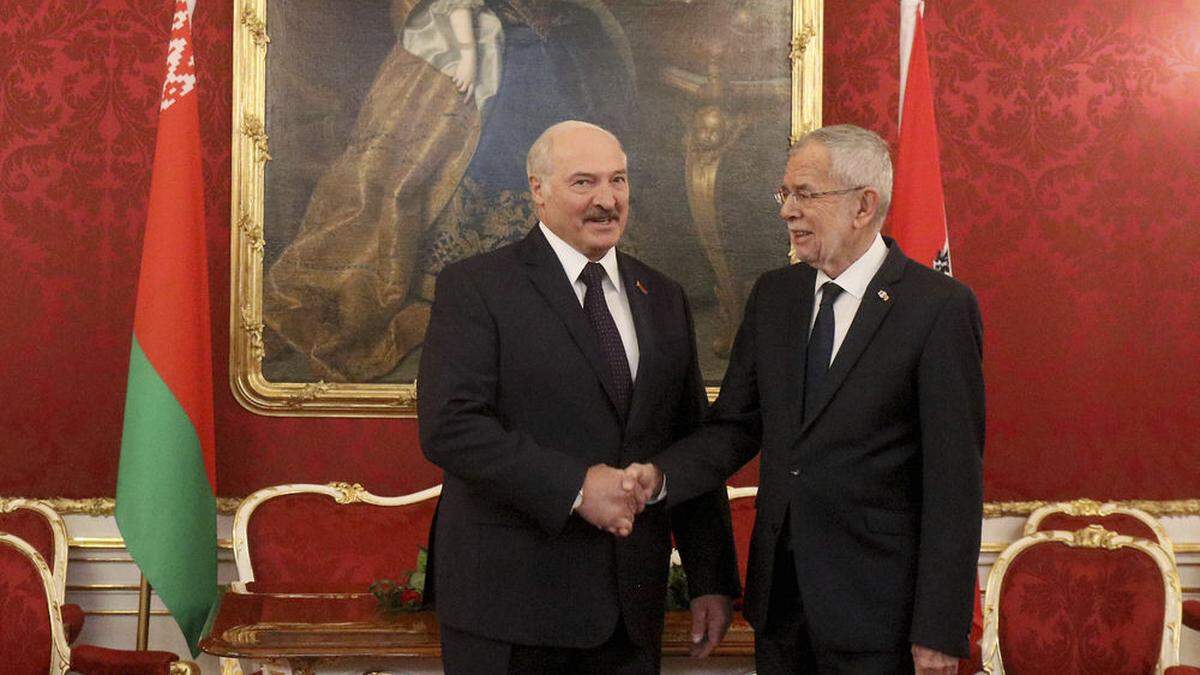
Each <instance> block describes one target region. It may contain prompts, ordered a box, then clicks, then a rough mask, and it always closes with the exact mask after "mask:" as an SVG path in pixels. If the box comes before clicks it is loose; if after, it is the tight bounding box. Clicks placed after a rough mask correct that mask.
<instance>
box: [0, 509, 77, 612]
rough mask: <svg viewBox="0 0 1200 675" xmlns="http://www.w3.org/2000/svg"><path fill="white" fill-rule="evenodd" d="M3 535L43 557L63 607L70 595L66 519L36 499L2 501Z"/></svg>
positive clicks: (1, 526)
mask: <svg viewBox="0 0 1200 675" xmlns="http://www.w3.org/2000/svg"><path fill="white" fill-rule="evenodd" d="M0 533H8V534H12V535H15V536H17V537H20V538H21V539H23V540H25V543H27V544H29V545H30V546H32V547H33V550H35V551H37V552H38V555H40V556H42V560H44V561H45V562H46V564H47V565H48V566H49V568H50V574H51V576H52V577H53V579H54V587H53V588H54V597H55V599H56V600H58V602H59V604H61V603H62V602H63V601H64V600H65V599H66V592H67V524H66V521H64V520H63V517H62V515H61V514H59V513H58V512H57V511H55V510H54V509H52V508H50V506H49V505H48V504H46V503H45V502H40V501H38V500H36V499H19V498H18V499H9V500H0Z"/></svg>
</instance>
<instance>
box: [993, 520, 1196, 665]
mask: <svg viewBox="0 0 1200 675" xmlns="http://www.w3.org/2000/svg"><path fill="white" fill-rule="evenodd" d="M1045 543H1061V544H1066V545H1067V546H1070V547H1072V548H1104V549H1109V550H1116V549H1120V548H1134V549H1137V550H1139V551H1141V552H1142V553H1145V554H1146V555H1148V556H1150V558H1151V559H1152V560H1154V562H1155V564H1156V565H1157V566H1158V569H1159V571H1160V573H1161V577H1162V583H1163V598H1164V612H1163V630H1162V643H1161V645H1160V646H1159V653H1158V663H1157V664H1156V665H1155V667H1154V672H1155V673H1156V675H1161V674H1162V673H1163V671H1164V670H1166V669H1167V668H1169V667H1171V666H1175V665H1178V663H1179V633H1180V625H1181V614H1182V593H1181V589H1180V582H1179V571H1178V570H1177V569H1176V567H1175V560H1174V558H1172V557H1171V556H1170V555H1169V554H1168V553H1167V551H1166V550H1165V549H1163V547H1162V546H1160V545H1159V544H1158V543H1156V542H1152V541H1150V540H1148V539H1141V538H1137V537H1130V536H1126V535H1122V534H1117V533H1116V532H1112V531H1110V530H1106V529H1104V527H1102V526H1100V525H1089V526H1087V527H1085V528H1083V529H1080V530H1076V531H1074V532H1067V531H1065V530H1044V531H1041V532H1036V533H1034V534H1031V535H1027V536H1025V537H1022V538H1021V539H1018V540H1017V541H1015V542H1013V543H1012V544H1010V545H1009V546H1008V548H1006V549H1004V552H1003V553H1001V554H1000V557H998V558H997V559H996V562H995V564H994V565H993V566H992V571H991V573H990V574H989V575H988V582H987V592H986V593H985V594H984V604H983V640H982V643H981V644H982V648H983V669H984V672H987V673H991V675H1003V674H1004V658H1003V656H1002V654H1001V652H1000V613H999V604H1000V590H1001V588H1002V587H1003V585H1004V575H1005V573H1006V572H1007V571H1008V567H1009V565H1010V564H1011V563H1012V561H1013V560H1015V559H1016V558H1017V556H1019V555H1021V554H1022V553H1024V552H1025V551H1026V550H1028V549H1029V548H1031V547H1034V546H1037V545H1040V544H1045Z"/></svg>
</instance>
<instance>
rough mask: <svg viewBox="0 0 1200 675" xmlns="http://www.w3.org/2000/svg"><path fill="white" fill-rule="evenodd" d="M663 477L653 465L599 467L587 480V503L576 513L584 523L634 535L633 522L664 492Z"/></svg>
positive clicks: (585, 500)
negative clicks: (647, 505) (648, 503)
mask: <svg viewBox="0 0 1200 675" xmlns="http://www.w3.org/2000/svg"><path fill="white" fill-rule="evenodd" d="M662 484H663V475H662V472H661V471H659V470H658V467H656V466H654V465H653V464H637V463H634V464H630V465H629V466H627V467H625V468H624V469H617V468H615V467H611V466H608V465H606V464H596V465H594V466H592V467H591V468H589V469H588V471H587V477H586V478H584V480H583V490H582V491H581V494H582V496H583V501H582V502H580V504H579V508H577V509H576V510H575V512H576V513H578V514H579V515H580V517H582V518H583V519H584V520H586V521H588V522H589V523H591V524H593V525H595V526H596V527H598V528H600V529H602V530H605V531H606V532H609V533H611V534H614V535H616V536H618V537H628V536H629V535H630V533H632V532H633V520H634V518H635V517H636V516H637V514H639V513H641V512H642V511H643V510H644V509H645V508H646V503H647V502H649V501H651V500H653V499H654V498H655V497H656V496H657V495H658V494H659V493H660V492H662Z"/></svg>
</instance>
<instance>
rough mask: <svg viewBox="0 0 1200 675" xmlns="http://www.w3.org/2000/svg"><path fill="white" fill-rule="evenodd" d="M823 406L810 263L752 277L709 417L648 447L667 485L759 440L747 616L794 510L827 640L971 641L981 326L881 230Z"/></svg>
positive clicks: (848, 644) (816, 630) (677, 492)
mask: <svg viewBox="0 0 1200 675" xmlns="http://www.w3.org/2000/svg"><path fill="white" fill-rule="evenodd" d="M887 243H888V245H889V248H890V250H889V251H888V254H887V257H886V259H885V260H884V263H883V266H882V267H881V268H880V270H879V272H878V273H877V274H876V275H875V278H874V279H873V280H872V281H871V283H870V285H869V286H868V288H867V291H866V294H865V295H864V297H863V300H862V304H861V305H860V306H859V309H858V313H857V315H856V316H855V318H854V322H853V323H852V324H851V325H850V330H849V332H848V334H847V335H846V338H845V341H844V342H843V343H842V345H841V347H840V349H839V351H838V353H837V355H836V357H835V358H834V361H833V363H832V365H831V367H830V371H829V375H828V376H827V377H826V380H825V382H824V386H823V390H822V391H821V392H819V395H818V396H819V397H818V403H817V405H816V410H815V411H809V414H807V415H805V414H804V413H803V412H802V410H803V407H804V381H805V380H804V368H805V356H804V355H805V348H806V344H807V341H808V328H809V323H810V319H811V317H812V311H813V292H814V289H813V286H814V282H815V278H816V270H815V269H813V268H811V267H809V266H807V265H795V266H792V267H787V268H784V269H778V270H774V271H771V272H767V273H766V274H764V275H763V276H762V277H761V278H759V280H758V282H757V284H756V285H755V287H754V290H753V291H752V292H751V295H750V299H749V301H748V302H747V304H746V311H745V317H744V319H743V322H742V326H741V328H740V330H739V332H738V335H737V338H736V340H735V343H734V347H733V352H732V354H731V357H730V365H729V369H728V371H727V372H726V375H725V381H724V383H723V384H722V386H721V394H720V397H719V398H718V399H717V401H716V403H714V405H713V408H712V409H711V410H710V411H709V415H708V417H707V419H706V421H705V423H704V425H703V428H702V430H701V431H699V432H698V433H696V434H695V435H693V436H691V437H689V438H687V439H686V440H684V441H682V442H681V443H679V444H676V445H675V446H673V447H672V448H670V449H669V450H668V451H667V452H666V453H665V454H663V455H662V456H660V457H658V458H656V459H655V460H654V461H655V462H656V463H657V464H658V465H659V466H660V467H661V468H662V469H663V471H664V473H665V474H666V477H667V491H668V495H667V499H668V500H671V499H676V498H679V499H687V498H688V497H689V496H690V495H694V494H699V493H700V492H703V491H705V490H709V489H712V486H714V485H718V484H721V483H723V481H724V480H725V479H726V478H727V477H728V476H729V475H730V474H732V473H733V472H734V471H736V470H737V469H738V467H740V466H742V465H743V464H745V463H746V462H747V461H748V460H749V459H750V458H751V457H753V455H754V454H755V453H756V452H758V451H759V449H760V448H761V451H762V460H761V466H760V484H759V492H758V501H757V506H758V512H757V515H756V520H755V523H754V534H753V537H752V539H751V544H750V560H749V570H748V572H747V581H746V605H745V614H746V618H747V619H748V620H749V621H750V623H751V624H752V625H753V626H754V627H755V628H756V629H759V630H761V629H762V628H763V627H764V623H765V620H766V617H767V604H768V599H769V597H770V592H771V579H772V573H773V565H774V561H775V547H776V544H777V542H779V536H780V530H781V528H782V526H783V523H784V518H785V515H787V514H788V512H789V510H790V514H791V515H790V518H789V519H788V522H789V523H790V526H791V529H790V534H791V537H792V541H793V548H794V551H795V560H796V574H797V579H798V581H799V586H800V592H801V598H802V602H803V605H804V612H805V616H806V619H807V620H808V623H809V631H810V634H811V635H812V636H813V639H814V641H816V642H819V643H821V646H824V647H825V648H829V649H835V650H844V651H877V650H891V649H903V648H906V647H907V644H908V643H909V642H915V643H917V644H921V645H924V646H927V647H932V648H934V649H937V650H939V651H942V652H945V653H949V654H954V655H957V656H966V654H967V640H968V633H969V631H970V626H971V614H972V603H973V599H974V584H975V574H976V564H977V562H978V556H979V531H980V520H981V517H982V453H983V438H984V391H983V370H982V331H983V329H982V325H981V323H980V317H979V309H978V305H977V303H976V300H975V296H974V295H973V294H972V293H971V291H970V289H968V288H967V287H966V286H964V285H963V284H961V283H959V282H957V281H955V280H954V279H951V278H949V277H947V276H944V275H942V274H939V273H937V272H934V271H932V270H930V269H928V268H926V267H922V266H921V265H919V264H916V263H914V262H912V261H910V260H909V259H908V258H907V257H905V256H904V254H903V253H902V252H901V251H900V248H899V247H898V246H897V245H896V244H895V242H893V241H891V240H887Z"/></svg>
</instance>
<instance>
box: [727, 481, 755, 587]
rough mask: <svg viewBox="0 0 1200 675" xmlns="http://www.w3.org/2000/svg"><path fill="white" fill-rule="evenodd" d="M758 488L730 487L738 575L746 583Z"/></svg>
mask: <svg viewBox="0 0 1200 675" xmlns="http://www.w3.org/2000/svg"><path fill="white" fill-rule="evenodd" d="M757 492H758V488H729V515H730V517H731V518H732V520H733V546H734V548H735V549H736V550H737V564H738V575H739V576H740V577H741V580H742V586H743V587H745V585H746V565H747V563H748V562H749V558H750V536H751V535H752V534H753V533H754V517H755V513H756V509H755V507H756V502H757V500H758V494H757Z"/></svg>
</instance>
